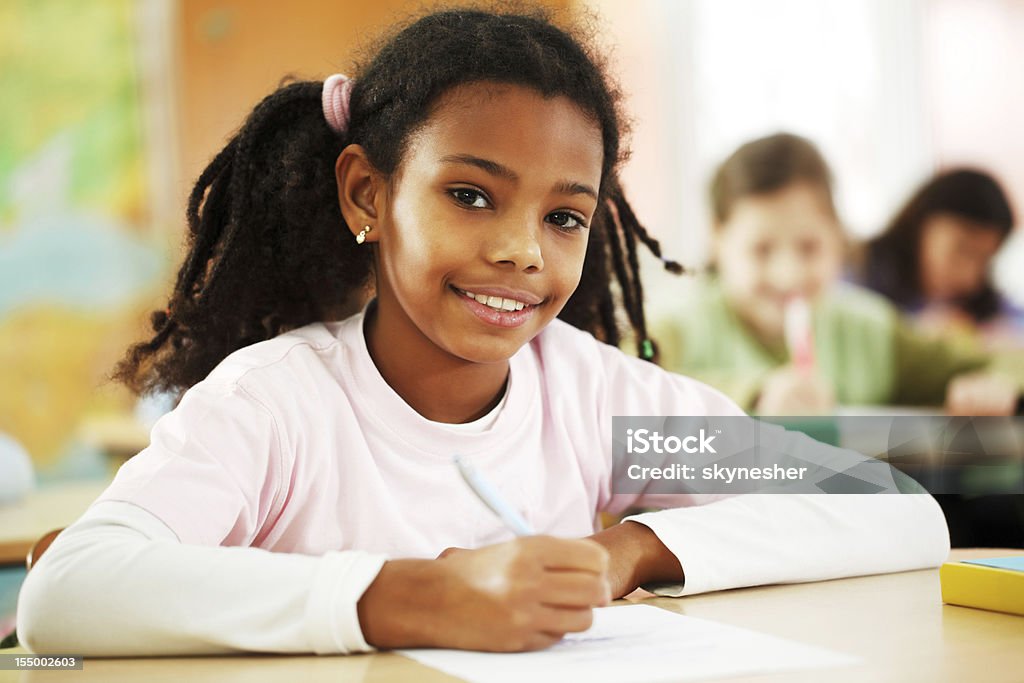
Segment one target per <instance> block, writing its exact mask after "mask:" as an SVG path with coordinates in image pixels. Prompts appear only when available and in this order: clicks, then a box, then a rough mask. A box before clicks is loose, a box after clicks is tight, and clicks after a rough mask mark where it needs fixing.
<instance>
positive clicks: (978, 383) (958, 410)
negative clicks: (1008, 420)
mask: <svg viewBox="0 0 1024 683" xmlns="http://www.w3.org/2000/svg"><path fill="white" fill-rule="evenodd" d="M1019 397H1020V389H1019V387H1018V386H1017V383H1016V382H1014V381H1013V380H1011V379H1010V378H1008V377H1006V376H1004V375H998V374H995V373H990V372H975V373H970V374H966V375H959V376H958V377H954V378H953V380H952V381H951V382H950V383H949V386H948V387H946V412H947V413H949V414H950V415H1013V413H1014V411H1015V410H1016V409H1017V399H1018V398H1019Z"/></svg>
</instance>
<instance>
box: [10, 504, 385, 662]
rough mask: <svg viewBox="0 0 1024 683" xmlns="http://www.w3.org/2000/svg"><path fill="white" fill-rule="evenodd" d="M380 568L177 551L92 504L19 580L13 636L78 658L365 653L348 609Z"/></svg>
mask: <svg viewBox="0 0 1024 683" xmlns="http://www.w3.org/2000/svg"><path fill="white" fill-rule="evenodd" d="M384 561H385V558H384V556H383V555H377V554H372V553H365V552H359V551H344V552H329V553H326V554H325V555H323V556H320V557H312V556H306V555H296V554H283V553H272V552H269V551H266V550H262V549H258V548H240V547H235V548H229V547H202V546H194V545H186V544H183V543H181V542H180V541H179V540H178V538H177V536H176V535H175V533H174V531H173V530H171V529H170V528H169V527H168V526H167V525H166V524H164V523H163V522H162V521H161V520H160V519H159V518H157V517H155V516H154V515H152V514H150V513H149V512H147V511H145V510H144V509H142V508H139V507H137V506H135V505H133V504H131V503H125V502H113V501H108V502H100V503H96V504H94V505H93V506H92V507H91V508H90V509H89V511H88V512H86V514H85V515H84V516H83V517H82V518H81V519H79V520H78V521H77V522H76V523H75V524H73V525H72V526H70V527H68V528H67V529H66V530H65V531H64V532H63V533H61V535H60V536H59V537H58V538H57V540H56V541H55V542H54V543H53V545H52V546H51V547H50V548H49V549H48V550H47V551H46V554H45V555H44V556H43V557H42V559H41V560H40V561H39V563H38V564H37V565H36V566H35V567H33V569H32V571H31V572H30V573H29V574H28V576H27V577H26V580H25V583H24V584H23V586H22V589H21V595H20V597H19V601H18V615H17V619H18V636H19V639H20V640H21V641H22V643H23V644H24V645H25V646H26V647H27V648H28V649H30V650H31V651H33V652H36V653H59V652H75V653H80V654H84V655H87V656H139V655H181V654H214V653H230V652H239V651H250V652H290V653H296V652H315V653H318V654H327V653H350V652H362V651H367V650H372V648H371V647H370V646H369V645H368V644H367V643H366V641H365V640H364V639H363V636H362V631H361V629H360V626H359V620H358V615H357V612H356V605H357V603H358V600H359V598H360V597H361V596H362V594H363V592H364V591H365V590H366V588H367V587H368V586H369V585H370V584H371V583H372V582H373V580H374V578H376V576H377V573H378V572H379V571H380V568H381V566H383V564H384Z"/></svg>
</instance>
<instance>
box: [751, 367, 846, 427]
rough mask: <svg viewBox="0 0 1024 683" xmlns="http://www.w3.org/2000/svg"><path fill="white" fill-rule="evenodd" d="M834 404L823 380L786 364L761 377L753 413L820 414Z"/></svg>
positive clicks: (834, 400) (833, 406) (828, 386)
mask: <svg viewBox="0 0 1024 683" xmlns="http://www.w3.org/2000/svg"><path fill="white" fill-rule="evenodd" d="M835 405H836V395H835V392H834V391H833V389H832V386H831V385H830V384H829V383H828V382H827V381H826V380H825V378H823V377H822V376H821V375H818V374H815V373H808V372H805V371H803V370H800V369H799V368H796V367H795V366H793V365H786V366H783V367H781V368H779V369H778V370H775V371H773V372H771V373H769V374H768V376H767V377H766V378H765V380H764V384H762V385H761V397H760V398H759V399H758V401H757V405H756V406H755V407H754V411H755V412H757V413H759V414H761V415H820V414H822V413H827V412H830V411H831V410H832V409H833V408H835Z"/></svg>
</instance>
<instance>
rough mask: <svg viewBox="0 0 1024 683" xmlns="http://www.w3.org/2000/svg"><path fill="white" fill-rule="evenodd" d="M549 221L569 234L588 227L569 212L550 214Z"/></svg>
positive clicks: (579, 218)
mask: <svg viewBox="0 0 1024 683" xmlns="http://www.w3.org/2000/svg"><path fill="white" fill-rule="evenodd" d="M548 221H550V222H551V223H554V224H555V225H557V226H558V227H559V228H560V229H562V230H565V231H567V232H576V231H577V230H580V229H581V228H585V227H587V226H586V225H584V223H583V219H582V218H581V217H579V216H577V215H575V214H572V213H569V212H568V211H555V212H554V213H549V214H548Z"/></svg>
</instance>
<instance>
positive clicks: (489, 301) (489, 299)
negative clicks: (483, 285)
mask: <svg viewBox="0 0 1024 683" xmlns="http://www.w3.org/2000/svg"><path fill="white" fill-rule="evenodd" d="M465 294H466V296H468V297H469V298H470V299H475V300H476V301H477V302H479V303H482V304H484V305H485V306H490V307H491V308H496V309H498V310H499V311H521V310H523V309H524V308H526V304H524V303H523V302H522V301H516V300H515V299H503V298H502V297H500V296H487V295H486V294H474V293H473V292H465Z"/></svg>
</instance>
